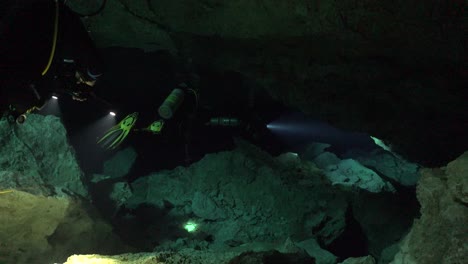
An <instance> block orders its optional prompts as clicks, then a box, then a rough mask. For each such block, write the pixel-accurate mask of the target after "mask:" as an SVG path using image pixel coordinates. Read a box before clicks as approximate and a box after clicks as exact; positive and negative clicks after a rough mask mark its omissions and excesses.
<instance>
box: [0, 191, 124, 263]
mask: <svg viewBox="0 0 468 264" xmlns="http://www.w3.org/2000/svg"><path fill="white" fill-rule="evenodd" d="M0 211H1V213H0V241H1V243H0V244H1V246H0V262H1V263H16V264H26V263H56V262H62V261H65V259H66V258H67V257H68V256H70V255H71V254H75V253H86V252H100V253H102V254H105V253H107V254H113V253H116V252H118V251H120V250H130V248H129V247H126V246H124V245H123V244H122V242H120V239H119V238H118V237H116V236H115V235H114V234H113V233H112V228H111V227H110V226H109V225H108V224H106V223H104V222H103V221H100V220H98V219H96V218H95V217H92V216H91V215H89V214H88V213H87V212H86V211H85V210H84V209H83V205H82V204H81V203H80V202H79V201H78V200H75V199H71V198H67V197H44V196H42V195H37V196H36V195H33V194H30V193H26V192H22V191H12V192H9V193H0Z"/></svg>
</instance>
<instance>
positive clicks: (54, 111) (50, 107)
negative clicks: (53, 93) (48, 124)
mask: <svg viewBox="0 0 468 264" xmlns="http://www.w3.org/2000/svg"><path fill="white" fill-rule="evenodd" d="M57 98H58V97H57ZM39 113H40V114H42V115H54V116H58V117H61V116H62V111H61V110H60V104H59V101H58V100H57V99H55V98H53V97H51V98H50V99H49V100H47V101H46V103H45V104H44V105H43V106H42V107H41V109H40V110H39Z"/></svg>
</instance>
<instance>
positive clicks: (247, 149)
mask: <svg viewBox="0 0 468 264" xmlns="http://www.w3.org/2000/svg"><path fill="white" fill-rule="evenodd" d="M131 187H132V189H133V196H132V197H130V198H129V199H128V200H127V202H126V203H125V204H124V207H125V208H126V209H127V211H126V212H123V214H126V215H127V217H130V218H132V217H133V218H135V219H138V218H139V217H143V216H138V212H140V210H143V208H146V209H145V214H149V215H146V217H145V221H147V222H150V223H151V222H152V224H149V225H148V226H147V227H146V228H147V229H149V230H152V229H153V228H157V225H164V226H165V228H164V232H163V233H164V235H163V234H162V233H159V236H158V237H156V238H154V239H155V240H159V241H166V240H168V241H171V240H173V241H175V240H176V238H177V237H187V238H188V239H189V240H197V239H199V240H206V239H208V241H209V247H210V248H216V249H226V248H231V247H237V246H239V245H243V244H249V243H252V242H271V241H284V239H285V238H288V237H295V240H296V241H300V240H306V239H311V238H316V239H317V240H320V241H321V242H322V243H324V244H328V243H330V242H331V241H333V240H334V239H335V238H336V237H337V236H339V235H340V233H341V232H342V231H343V229H344V224H345V222H344V221H345V217H344V216H345V211H346V208H347V202H346V200H345V196H344V195H343V194H342V193H341V192H340V191H339V190H337V189H335V188H333V187H332V186H330V185H329V184H327V181H326V180H325V179H324V178H323V174H322V173H321V172H320V170H318V169H317V168H316V167H313V166H311V164H310V163H309V162H303V161H300V160H296V159H294V162H291V160H290V159H289V158H288V159H286V160H285V156H284V155H283V156H280V157H279V158H274V157H271V156H270V155H269V154H267V153H265V152H263V151H261V150H259V149H257V148H256V147H254V146H252V145H248V144H246V143H243V144H240V145H239V147H238V148H237V149H236V150H234V151H225V152H219V153H216V154H208V155H206V156H205V157H204V158H203V159H202V160H200V161H199V162H197V163H195V164H193V165H191V166H190V167H188V168H183V167H178V168H176V169H174V170H172V171H160V172H156V173H153V174H150V175H148V176H146V177H142V178H139V179H138V180H136V181H135V182H133V183H132V185H131ZM148 210H149V212H152V213H149V212H148ZM189 220H191V221H193V222H195V223H197V224H198V228H199V229H198V231H197V232H196V234H190V233H187V232H186V231H184V230H183V225H184V223H186V222H187V221H189ZM143 232H146V231H143ZM148 243H150V244H151V242H148ZM171 248H173V247H171Z"/></svg>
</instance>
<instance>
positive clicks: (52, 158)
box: [0, 114, 88, 197]
mask: <svg viewBox="0 0 468 264" xmlns="http://www.w3.org/2000/svg"><path fill="white" fill-rule="evenodd" d="M0 141H1V142H0V146H1V147H0V184H2V185H1V186H0V188H14V189H21V190H24V191H28V192H31V193H37V194H44V195H49V194H54V193H60V192H62V191H63V192H66V193H74V194H77V195H80V196H83V197H87V196H88V190H87V188H86V187H85V186H84V184H83V182H82V180H83V173H82V171H81V169H80V167H79V165H78V162H77V160H76V157H75V153H74V150H73V149H72V148H71V147H70V145H69V144H68V139H67V132H66V130H65V127H64V126H63V124H62V123H61V121H60V119H59V118H58V117H55V116H42V115H36V114H32V115H30V116H29V117H28V119H27V121H26V122H25V123H24V124H22V125H16V124H14V125H10V124H8V122H7V121H6V120H5V119H0Z"/></svg>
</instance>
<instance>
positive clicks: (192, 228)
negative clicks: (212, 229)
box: [184, 221, 198, 233]
mask: <svg viewBox="0 0 468 264" xmlns="http://www.w3.org/2000/svg"><path fill="white" fill-rule="evenodd" d="M184 228H185V230H187V232H189V233H193V232H195V231H197V228H198V225H197V223H195V222H193V221H188V222H187V223H186V224H185V225H184Z"/></svg>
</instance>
